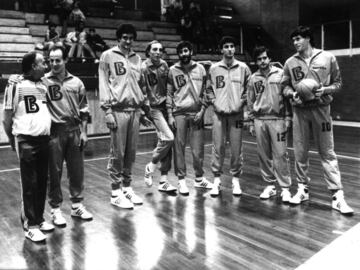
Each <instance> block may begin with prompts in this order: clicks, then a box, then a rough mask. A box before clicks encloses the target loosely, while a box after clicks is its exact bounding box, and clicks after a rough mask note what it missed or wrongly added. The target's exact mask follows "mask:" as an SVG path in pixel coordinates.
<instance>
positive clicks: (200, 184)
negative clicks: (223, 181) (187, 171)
mask: <svg viewBox="0 0 360 270" xmlns="http://www.w3.org/2000/svg"><path fill="white" fill-rule="evenodd" d="M194 187H196V188H206V189H212V188H213V184H212V183H211V182H210V181H208V180H207V179H206V178H205V177H203V178H202V180H201V181H196V179H195V184H194Z"/></svg>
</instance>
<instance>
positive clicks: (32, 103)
mask: <svg viewBox="0 0 360 270" xmlns="http://www.w3.org/2000/svg"><path fill="white" fill-rule="evenodd" d="M24 102H25V110H26V113H36V112H38V111H39V105H37V104H36V97H35V96H24Z"/></svg>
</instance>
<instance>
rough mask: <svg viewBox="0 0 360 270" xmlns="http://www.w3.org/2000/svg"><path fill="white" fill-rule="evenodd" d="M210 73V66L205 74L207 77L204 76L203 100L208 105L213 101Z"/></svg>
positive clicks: (213, 94) (213, 93)
mask: <svg viewBox="0 0 360 270" xmlns="http://www.w3.org/2000/svg"><path fill="white" fill-rule="evenodd" d="M211 74H212V67H210V69H209V74H208V75H207V78H206V92H205V100H206V102H207V104H208V105H212V104H214V101H215V92H214V85H213V82H212V79H211V77H212V75H211Z"/></svg>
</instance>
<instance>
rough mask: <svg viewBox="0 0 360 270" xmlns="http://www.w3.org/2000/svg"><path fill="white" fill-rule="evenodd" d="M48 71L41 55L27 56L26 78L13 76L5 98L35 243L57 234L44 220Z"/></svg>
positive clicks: (26, 223) (27, 225)
mask: <svg viewBox="0 0 360 270" xmlns="http://www.w3.org/2000/svg"><path fill="white" fill-rule="evenodd" d="M45 68H46V64H45V60H44V57H43V56H42V55H41V54H40V53H37V52H30V53H27V54H25V55H24V57H23V59H22V71H23V76H18V75H15V76H11V77H10V78H9V82H8V85H7V87H6V89H5V94H4V117H3V119H4V120H3V124H4V130H5V132H6V134H7V136H8V137H9V141H10V145H11V147H12V148H13V150H15V149H16V152H17V155H18V158H19V162H20V179H21V189H22V194H21V195H22V211H21V212H22V213H21V220H22V222H23V228H24V230H25V237H26V238H28V239H30V240H31V241H34V242H40V241H44V240H45V239H46V236H45V235H44V234H43V233H42V231H46V232H47V231H52V230H54V226H53V225H52V224H49V223H47V222H45V221H44V218H43V214H44V208H45V200H46V188H47V178H48V166H47V162H48V158H49V139H50V126H51V116H50V113H49V110H48V108H47V106H46V87H45V86H44V85H43V84H42V82H41V77H42V76H44V71H45Z"/></svg>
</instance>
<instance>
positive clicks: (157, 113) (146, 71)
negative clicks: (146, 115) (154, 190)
mask: <svg viewBox="0 0 360 270" xmlns="http://www.w3.org/2000/svg"><path fill="white" fill-rule="evenodd" d="M163 51H164V48H163V46H162V44H161V43H160V42H159V41H157V40H154V41H152V42H150V43H149V44H148V45H147V47H146V50H145V55H146V57H148V58H147V59H146V60H145V61H144V62H143V63H142V66H141V71H142V75H143V81H144V88H145V91H144V92H146V94H147V98H148V99H149V101H150V106H151V109H150V115H151V118H152V120H153V123H154V126H155V128H156V132H157V135H158V143H157V146H156V148H155V150H154V153H153V156H152V160H151V162H150V163H148V164H147V165H146V167H145V178H144V179H145V183H146V184H147V185H148V186H151V185H152V182H153V180H152V174H153V173H154V171H155V169H156V164H157V163H158V162H159V161H160V172H161V177H160V185H159V187H158V190H159V191H165V192H174V191H176V187H174V186H172V185H171V184H170V183H169V182H168V179H167V174H168V172H169V170H170V168H171V154H172V153H171V152H172V151H171V148H172V145H173V142H174V135H173V133H172V131H171V129H170V128H169V126H168V124H167V112H166V81H167V76H168V73H169V67H168V65H167V63H166V62H165V61H164V60H162V59H161V57H162V55H163Z"/></svg>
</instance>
